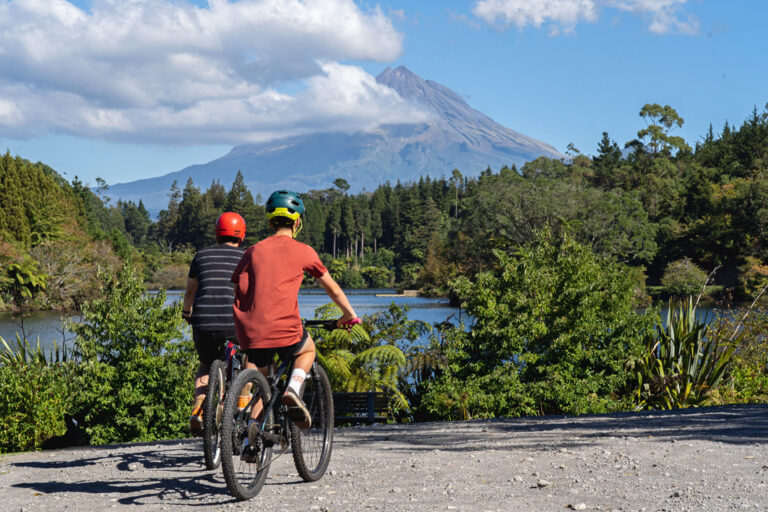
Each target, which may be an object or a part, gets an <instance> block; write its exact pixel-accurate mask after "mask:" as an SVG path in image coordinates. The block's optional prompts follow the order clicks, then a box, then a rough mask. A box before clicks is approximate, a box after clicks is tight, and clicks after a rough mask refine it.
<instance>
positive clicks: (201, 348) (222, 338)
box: [192, 327, 237, 365]
mask: <svg viewBox="0 0 768 512" xmlns="http://www.w3.org/2000/svg"><path fill="white" fill-rule="evenodd" d="M192 339H193V340H194V341H195V349H196V350H197V358H198V359H199V360H200V362H201V363H202V364H208V365H209V364H211V363H212V362H214V361H215V360H216V359H222V357H223V355H224V345H226V344H227V340H232V341H233V342H234V343H237V335H236V334H235V333H234V332H233V331H204V330H202V329H198V328H197V327H193V328H192Z"/></svg>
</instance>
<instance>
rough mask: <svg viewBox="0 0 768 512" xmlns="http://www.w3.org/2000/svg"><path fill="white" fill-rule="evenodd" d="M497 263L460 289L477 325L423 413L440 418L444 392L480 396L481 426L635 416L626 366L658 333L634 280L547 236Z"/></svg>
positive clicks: (454, 349)
mask: <svg viewBox="0 0 768 512" xmlns="http://www.w3.org/2000/svg"><path fill="white" fill-rule="evenodd" d="M494 254H495V256H496V259H497V264H496V267H495V268H494V269H493V270H489V271H486V272H481V273H479V274H477V275H476V276H475V278H474V279H469V278H461V279H459V280H457V281H456V282H454V283H453V285H452V287H453V289H454V291H455V292H456V293H457V294H458V296H459V297H461V299H462V305H463V307H464V308H465V309H466V311H467V313H468V314H469V315H470V316H471V317H472V318H474V319H475V323H474V325H473V326H472V329H471V332H469V333H468V334H467V335H464V336H456V337H455V341H453V342H452V343H450V344H448V345H446V347H445V350H446V357H447V360H448V363H447V366H446V368H447V371H446V372H445V374H444V375H443V376H442V377H440V378H439V379H438V380H437V382H436V383H435V386H436V388H435V389H436V391H434V392H433V391H430V392H429V393H428V394H427V396H426V397H425V401H424V407H425V408H426V409H427V410H429V411H432V412H433V414H435V415H437V416H438V417H440V414H439V411H440V405H439V403H438V398H439V397H438V391H439V390H440V389H446V390H450V389H457V390H458V389H463V390H467V392H470V393H471V392H477V393H479V395H478V397H477V398H476V399H474V398H470V399H468V400H467V404H469V405H470V407H469V409H468V411H467V413H468V414H469V415H470V416H473V417H474V416H478V415H483V416H491V415H496V414H522V413H525V414H527V413H529V412H531V411H536V412H537V413H540V414H562V413H566V414H575V413H584V412H606V411H613V410H618V409H622V408H625V407H627V406H628V404H629V398H630V397H629V395H630V391H631V378H632V375H631V373H630V372H629V371H628V370H627V369H626V368H625V363H626V361H627V359H628V358H629V357H633V356H637V355H639V354H640V351H641V346H642V345H641V344H642V340H644V339H645V337H646V336H647V335H648V334H649V333H650V332H651V330H652V325H653V322H652V317H651V316H650V315H649V314H640V313H637V312H636V310H635V308H636V302H635V280H634V277H633V275H632V273H631V272H630V271H629V270H628V269H627V268H626V267H625V266H623V265H621V264H618V263H615V262H613V261H611V260H609V259H607V258H606V257H602V256H599V255H597V254H595V253H594V252H593V251H592V250H591V249H590V248H588V247H586V246H584V245H581V244H579V243H577V242H575V241H574V240H572V239H571V238H569V237H568V236H565V237H563V238H558V237H556V236H554V235H553V234H552V233H551V231H550V230H548V229H545V230H543V231H541V232H539V233H538V234H537V236H536V238H535V240H534V241H533V242H532V243H531V244H529V245H526V246H525V247H523V248H521V249H520V250H519V251H518V252H516V253H515V254H513V255H510V254H507V253H504V252H501V251H495V252H494ZM500 369H503V371H502V370H500ZM493 376H498V378H496V377H493ZM498 380H501V381H503V382H506V383H507V387H504V386H497V385H496V383H497V381H498ZM516 381H519V383H520V384H519V385H518V384H516ZM508 389H511V390H512V391H509V390H508ZM518 389H520V390H521V391H519V392H518V391H516V390H518Z"/></svg>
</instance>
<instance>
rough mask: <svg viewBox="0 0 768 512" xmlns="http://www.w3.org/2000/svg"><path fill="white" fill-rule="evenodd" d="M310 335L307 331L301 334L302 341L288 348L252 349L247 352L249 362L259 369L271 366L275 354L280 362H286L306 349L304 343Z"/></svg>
mask: <svg viewBox="0 0 768 512" xmlns="http://www.w3.org/2000/svg"><path fill="white" fill-rule="evenodd" d="M308 336H309V333H308V332H307V330H306V329H304V332H302V333H301V339H300V340H299V341H298V342H296V343H294V344H293V345H288V346H287V347H272V348H251V349H248V350H246V351H245V353H246V355H247V356H248V361H249V362H251V363H253V364H255V365H256V366H258V367H259V368H264V367H265V366H269V365H270V363H272V362H273V361H274V360H275V354H277V356H278V357H279V358H280V361H285V360H286V359H288V358H289V357H293V356H295V355H296V354H298V353H299V352H301V349H302V348H304V343H306V342H307V337H308Z"/></svg>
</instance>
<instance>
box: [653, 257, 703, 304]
mask: <svg viewBox="0 0 768 512" xmlns="http://www.w3.org/2000/svg"><path fill="white" fill-rule="evenodd" d="M706 282H707V273H706V272H704V271H703V270H701V269H700V268H699V266H698V265H696V264H695V263H694V262H693V261H691V260H690V259H689V258H683V259H681V260H677V261H673V262H671V263H670V264H669V265H667V268H665V269H664V275H663V276H662V278H661V284H662V285H664V287H665V288H666V290H667V293H669V294H670V295H672V296H674V297H688V296H691V295H695V294H696V293H699V292H701V290H702V289H703V288H704V285H705V284H706Z"/></svg>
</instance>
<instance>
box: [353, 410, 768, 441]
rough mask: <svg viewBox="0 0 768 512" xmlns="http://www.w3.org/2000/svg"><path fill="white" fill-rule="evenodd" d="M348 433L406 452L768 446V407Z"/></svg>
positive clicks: (386, 427)
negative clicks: (635, 444)
mask: <svg viewBox="0 0 768 512" xmlns="http://www.w3.org/2000/svg"><path fill="white" fill-rule="evenodd" d="M349 433H350V434H352V437H353V438H354V440H353V441H352V444H374V443H381V442H387V441H389V442H394V443H397V444H402V445H405V446H403V447H395V448H394V449H402V450H433V449H440V450H449V451H450V450H454V451H477V450H486V449H489V448H493V449H494V450H504V449H519V448H530V449H552V448H567V447H576V446H583V445H593V444H595V443H596V442H599V441H600V440H601V439H602V438H608V437H612V438H615V437H632V438H645V439H653V440H654V441H660V442H670V441H671V442H678V441H691V440H707V441H720V442H723V443H731V444H755V443H760V444H764V443H768V405H748V406H741V405H740V406H720V407H704V408H695V409H694V408H691V409H680V410H675V411H649V412H622V413H614V414H601V415H584V416H539V417H526V418H501V419H494V420H487V421H479V420H478V421H467V422H452V423H449V422H443V423H422V424H418V423H417V424H412V425H408V426H402V425H379V426H376V427H373V428H370V429H361V430H360V431H359V434H358V433H356V432H349ZM491 443H492V444H493V446H490V444H491Z"/></svg>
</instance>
